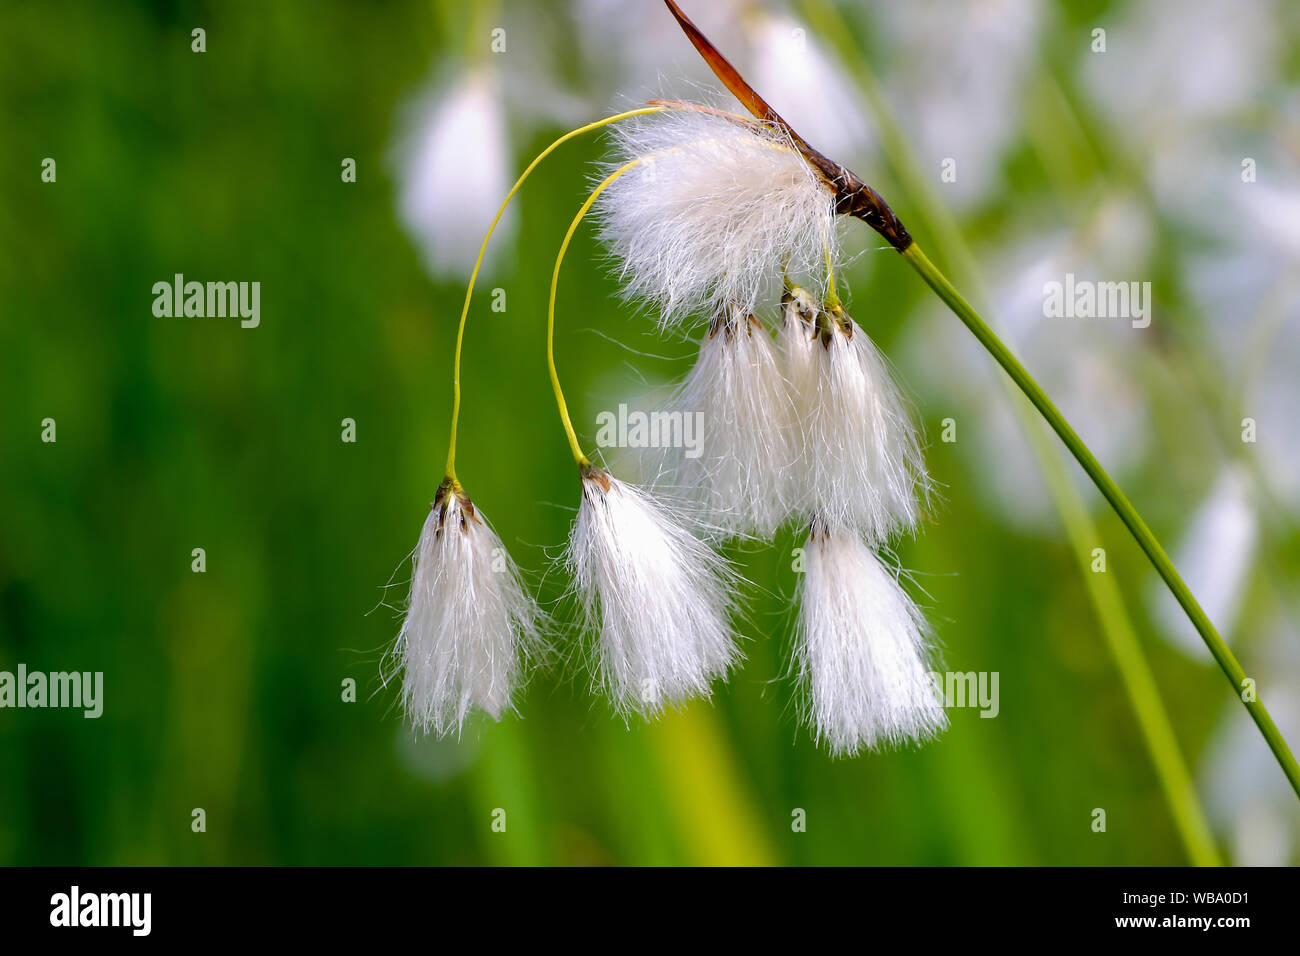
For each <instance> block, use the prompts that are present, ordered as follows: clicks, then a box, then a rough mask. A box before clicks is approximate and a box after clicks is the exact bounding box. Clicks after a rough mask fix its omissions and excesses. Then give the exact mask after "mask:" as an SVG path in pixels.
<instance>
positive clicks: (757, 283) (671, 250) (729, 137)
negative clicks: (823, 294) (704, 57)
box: [597, 110, 838, 326]
mask: <svg viewBox="0 0 1300 956" xmlns="http://www.w3.org/2000/svg"><path fill="white" fill-rule="evenodd" d="M616 137H617V138H616V144H617V146H616V155H615V159H614V161H613V163H612V164H611V167H610V170H611V171H612V169H614V168H617V167H618V166H621V165H622V164H624V163H626V162H628V161H630V160H633V159H640V160H641V164H640V166H639V167H638V168H635V169H632V170H630V171H629V172H628V173H626V174H625V175H623V176H622V177H620V178H619V179H617V180H615V181H614V182H613V184H611V185H610V186H609V187H608V188H607V189H606V190H605V191H604V192H603V193H602V194H601V196H600V199H599V200H598V201H597V209H598V212H599V214H600V217H601V236H602V238H603V239H604V240H605V241H606V242H607V243H608V244H609V246H610V248H611V249H612V251H613V253H614V255H615V257H616V258H617V260H618V262H619V267H620V277H621V279H622V282H623V288H624V292H625V293H626V294H627V295H629V296H632V297H637V298H642V299H645V300H648V301H649V302H651V303H652V304H653V305H655V306H656V307H657V308H658V312H659V321H660V322H661V323H662V324H663V325H664V326H670V325H676V324H680V323H682V322H683V321H684V320H686V319H688V318H689V317H690V316H692V315H698V314H704V315H716V314H718V313H719V312H720V311H722V309H724V308H726V307H729V306H731V305H732V304H735V305H737V306H739V307H740V308H741V309H742V310H743V311H745V312H746V313H752V312H754V311H756V308H757V306H758V303H759V301H760V299H761V297H762V295H763V292H764V291H765V289H767V288H769V287H771V286H772V285H774V283H775V282H776V281H779V278H780V276H781V275H782V272H783V270H784V271H785V272H788V273H789V274H792V275H810V276H817V275H824V274H825V262H826V255H827V250H828V249H829V251H830V255H831V257H832V260H833V261H834V260H837V259H838V245H837V239H836V226H835V198H834V195H833V194H832V192H831V190H830V188H829V187H828V186H827V185H826V184H825V183H824V182H823V181H822V180H821V179H820V178H819V177H818V175H817V174H816V173H815V172H814V171H813V169H812V167H810V166H809V165H808V163H807V162H805V161H804V159H803V157H802V156H801V155H800V154H799V152H798V150H796V149H795V148H794V146H793V145H791V143H790V142H789V140H788V139H786V138H784V137H783V136H782V135H779V134H777V133H775V132H770V131H767V130H764V129H761V128H755V127H752V126H749V125H744V124H740V123H736V122H734V121H732V120H728V119H725V118H723V117H720V116H716V115H711V114H709V113H705V112H695V111H689V110H673V111H669V112H665V113H659V114H655V115H653V116H650V117H647V118H645V119H644V120H642V121H640V122H635V123H630V124H626V125H624V126H623V127H621V128H620V129H619V131H618V132H617V133H616Z"/></svg>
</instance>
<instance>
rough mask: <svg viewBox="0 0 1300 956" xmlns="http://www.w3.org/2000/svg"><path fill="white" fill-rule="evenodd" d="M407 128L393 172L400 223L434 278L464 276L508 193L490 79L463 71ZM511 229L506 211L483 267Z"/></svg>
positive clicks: (499, 111)
mask: <svg viewBox="0 0 1300 956" xmlns="http://www.w3.org/2000/svg"><path fill="white" fill-rule="evenodd" d="M406 126H407V128H406V129H405V130H404V131H403V135H402V141H401V145H400V146H399V153H400V155H399V164H400V165H399V168H398V170H397V175H398V199H399V208H398V211H399V213H400V215H401V220H402V225H403V226H404V227H405V228H406V230H407V232H408V233H410V235H411V236H412V237H413V238H414V239H415V240H416V241H417V242H418V243H419V245H420V249H421V252H422V253H423V257H424V262H425V265H426V266H427V267H428V269H429V271H430V272H431V274H433V275H434V276H437V277H439V278H448V277H457V278H460V277H465V276H468V275H469V273H470V271H471V270H472V269H473V267H474V261H475V259H476V258H477V256H478V253H479V248H480V245H481V243H482V240H483V233H484V232H486V231H487V228H488V225H489V224H490V223H491V222H492V217H493V216H494V215H495V214H496V211H497V209H498V208H499V206H500V203H501V200H502V198H503V197H504V196H505V194H506V192H507V191H508V190H509V189H510V144H509V138H508V136H507V132H506V116H505V106H504V104H503V103H502V101H501V98H500V96H499V95H498V91H497V87H496V84H495V82H494V81H493V78H492V75H491V74H490V73H488V72H486V71H483V70H470V71H467V72H466V73H465V74H464V76H462V77H459V78H457V79H456V80H455V82H454V83H453V84H452V85H451V86H450V87H449V88H445V89H439V90H438V91H437V92H436V93H435V94H433V95H429V96H428V97H427V100H426V101H424V102H421V103H420V104H418V110H413V111H412V112H411V114H410V116H409V117H408V118H407V120H406ZM466 157H470V158H471V159H470V161H466ZM512 225H513V215H512V214H510V213H507V215H506V217H505V219H503V220H502V223H501V226H500V227H499V228H498V230H497V236H498V242H497V244H496V245H494V246H492V247H491V248H489V250H488V254H487V258H486V259H485V268H487V267H489V266H490V264H491V262H492V260H493V259H494V258H495V257H496V255H497V252H496V250H498V249H499V248H501V246H502V243H501V242H500V240H501V239H503V238H505V237H506V236H507V235H508V234H509V232H510V231H511V229H512Z"/></svg>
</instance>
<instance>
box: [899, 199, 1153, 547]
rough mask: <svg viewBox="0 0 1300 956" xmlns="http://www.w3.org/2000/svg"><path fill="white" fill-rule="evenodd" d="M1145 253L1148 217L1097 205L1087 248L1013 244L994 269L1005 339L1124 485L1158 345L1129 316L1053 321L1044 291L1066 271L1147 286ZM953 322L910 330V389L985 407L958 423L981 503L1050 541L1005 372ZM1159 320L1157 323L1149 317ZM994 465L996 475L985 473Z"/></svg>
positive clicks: (906, 348)
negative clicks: (1146, 368)
mask: <svg viewBox="0 0 1300 956" xmlns="http://www.w3.org/2000/svg"><path fill="white" fill-rule="evenodd" d="M1150 243H1151V236H1150V226H1149V224H1148V223H1147V222H1146V220H1145V218H1144V217H1143V216H1141V215H1140V214H1139V213H1136V212H1134V211H1132V205H1131V203H1129V202H1127V201H1126V199H1125V197H1124V196H1121V195H1117V196H1115V197H1113V198H1112V199H1111V200H1108V201H1107V202H1105V203H1104V204H1102V205H1100V206H1098V207H1096V210H1095V212H1094V216H1093V219H1092V221H1091V223H1090V224H1089V231H1088V234H1087V235H1086V236H1084V237H1082V239H1080V238H1076V237H1075V236H1073V235H1071V234H1070V233H1067V232H1059V233H1054V234H1049V235H1047V236H1035V237H1031V238H1028V239H1025V240H1024V241H1022V242H1020V243H1013V244H1010V245H1009V247H1008V248H1007V249H1006V250H1004V251H1003V252H1002V253H1001V254H1000V255H999V256H998V257H997V259H996V260H995V261H994V262H993V263H992V264H991V265H990V266H989V267H988V269H989V272H990V274H991V276H992V281H991V287H992V292H991V293H990V298H991V300H992V302H993V307H992V309H991V310H990V312H991V317H996V319H998V320H1001V322H1002V323H1003V325H1004V326H1005V333H1004V338H1005V340H1006V341H1007V343H1008V344H1009V345H1010V346H1011V348H1012V349H1013V351H1015V352H1016V354H1017V355H1018V356H1019V357H1020V359H1021V361H1023V362H1024V364H1025V367H1026V368H1028V369H1029V372H1030V374H1032V375H1033V376H1034V378H1035V379H1036V380H1037V381H1038V382H1039V384H1040V385H1042V386H1043V388H1044V390H1045V391H1046V392H1047V394H1048V395H1050V396H1051V397H1052V401H1053V402H1054V403H1055V404H1056V405H1057V407H1059V408H1060V409H1061V411H1062V412H1063V413H1064V415H1065V417H1066V418H1067V419H1068V420H1069V421H1070V423H1071V424H1072V425H1073V426H1074V428H1075V430H1076V431H1077V432H1078V433H1079V435H1080V436H1081V437H1082V438H1083V440H1084V441H1085V442H1086V443H1087V444H1088V446H1089V447H1090V448H1091V449H1092V450H1093V452H1094V454H1096V456H1097V458H1098V460H1099V461H1100V462H1101V463H1102V464H1103V465H1104V466H1105V468H1106V470H1107V471H1109V472H1110V473H1111V475H1113V476H1115V477H1116V478H1117V480H1120V481H1121V483H1122V479H1123V476H1124V475H1125V474H1126V473H1127V472H1130V471H1131V470H1132V469H1134V468H1136V467H1137V466H1139V465H1140V464H1141V463H1142V461H1143V456H1144V455H1145V454H1146V452H1147V450H1148V447H1149V444H1150V430H1151V423H1150V415H1149V412H1148V410H1147V407H1146V403H1145V401H1144V397H1143V384H1144V383H1143V381H1142V380H1141V368H1142V364H1143V363H1144V362H1145V360H1146V355H1147V353H1146V351H1145V348H1146V346H1147V345H1148V344H1149V343H1151V342H1152V341H1153V338H1154V336H1153V334H1152V333H1151V331H1150V329H1135V328H1133V327H1132V324H1131V322H1130V321H1128V320H1125V319H1123V318H1114V319H1098V318H1073V319H1071V318H1048V317H1047V316H1045V315H1044V307H1043V303H1044V291H1043V290H1044V286H1045V285H1046V284H1047V283H1049V282H1061V281H1063V280H1064V277H1065V274H1066V273H1067V272H1076V273H1077V274H1078V275H1080V276H1081V277H1083V276H1104V277H1107V278H1109V277H1114V278H1116V279H1134V280H1136V279H1140V278H1142V277H1143V276H1144V274H1145V273H1144V266H1143V263H1144V262H1145V261H1146V258H1147V255H1148V249H1149V247H1150ZM954 321H955V320H954V319H953V317H952V316H951V315H950V314H949V313H948V312H947V311H946V310H944V309H943V308H942V307H941V306H939V305H935V306H932V307H931V308H929V309H928V310H927V311H926V313H925V314H924V316H922V317H920V318H918V320H917V321H914V322H911V323H909V325H908V327H907V328H906V329H905V330H904V332H903V336H904V338H903V343H902V345H901V348H900V353H901V355H902V356H903V358H902V361H903V362H904V364H905V365H906V366H907V368H908V369H909V370H911V371H912V372H913V376H912V379H911V380H912V381H914V382H915V383H916V385H917V387H918V388H923V389H924V390H925V391H926V392H927V393H928V394H929V395H930V396H932V398H931V401H930V404H932V405H941V406H944V405H946V407H947V408H949V409H951V410H952V411H956V410H958V409H968V410H971V409H979V414H967V415H961V416H955V417H956V418H958V420H959V425H958V428H959V434H961V435H962V437H961V438H960V439H959V440H958V442H957V449H958V451H959V452H963V453H965V454H966V455H968V456H969V460H970V463H971V465H972V466H973V467H972V468H971V469H970V470H971V474H972V475H973V476H974V478H975V480H976V482H977V484H976V489H977V490H978V491H979V492H980V494H981V496H982V497H983V498H984V500H985V501H986V502H987V503H988V504H989V505H990V506H992V507H993V508H995V509H996V510H997V512H998V513H999V515H1000V516H1001V517H1002V518H1003V519H1004V520H1006V521H1007V522H1009V523H1011V524H1012V525H1014V526H1015V527H1018V528H1021V529H1023V530H1026V531H1031V532H1035V533H1040V534H1047V535H1052V536H1055V535H1057V534H1059V530H1060V518H1059V516H1058V514H1057V512H1056V509H1055V507H1054V505H1053V503H1052V499H1051V496H1050V494H1049V493H1048V490H1047V487H1046V485H1045V484H1044V483H1043V480H1042V478H1041V476H1040V475H1039V467H1038V464H1037V460H1036V457H1035V455H1034V452H1033V450H1032V449H1031V447H1030V445H1029V443H1028V440H1027V439H1026V437H1025V434H1024V423H1023V421H1022V419H1021V417H1020V415H1019V414H1018V413H1017V411H1016V408H1015V406H1014V405H1013V404H1012V401H1013V399H1012V398H1010V396H1009V394H1008V389H1007V384H1006V381H1005V379H1004V378H1003V373H1002V372H1001V371H1000V370H999V369H997V368H995V367H993V366H992V365H991V363H990V362H989V361H988V355H987V353H985V352H984V350H983V348H982V347H981V346H980V345H979V343H978V342H976V341H975V340H974V339H973V338H972V337H971V336H969V335H966V334H964V333H962V331H961V330H960V329H955V326H954ZM1160 321H1162V317H1161V316H1159V315H1157V316H1156V317H1155V318H1154V319H1153V322H1160ZM1015 401H1019V399H1015ZM946 414H947V413H946ZM990 461H995V462H998V467H997V468H989V467H987V464H988V462H990ZM1069 474H1070V477H1071V479H1072V480H1073V481H1075V483H1076V484H1077V485H1078V487H1079V488H1080V489H1081V492H1082V493H1084V494H1085V495H1086V496H1087V499H1088V500H1090V501H1096V500H1097V499H1096V498H1095V497H1094V495H1093V494H1092V490H1091V484H1090V483H1089V481H1088V479H1087V477H1086V476H1085V475H1084V474H1083V472H1082V471H1079V470H1078V469H1075V468H1071V469H1070V470H1069Z"/></svg>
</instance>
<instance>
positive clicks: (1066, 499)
mask: <svg viewBox="0 0 1300 956" xmlns="http://www.w3.org/2000/svg"><path fill="white" fill-rule="evenodd" d="M804 9H805V12H806V13H807V14H808V17H809V19H810V20H812V21H813V22H814V26H815V27H816V29H817V31H818V33H819V34H820V35H821V36H822V37H825V38H827V39H829V40H830V42H831V43H832V44H833V45H834V47H835V51H836V54H837V55H838V56H839V58H840V59H841V61H842V62H843V63H844V64H845V66H846V68H850V69H851V72H852V75H853V78H854V80H855V81H856V82H857V85H858V88H859V90H860V91H861V92H862V95H863V96H864V97H865V98H866V100H867V102H868V103H869V104H870V106H871V110H872V113H873V115H874V117H875V121H876V126H877V130H878V134H879V138H880V143H881V146H882V148H883V149H884V152H885V155H886V156H887V158H888V159H889V162H890V164H891V166H892V167H893V168H894V172H895V174H896V175H897V177H898V180H899V182H900V184H901V186H902V188H903V192H904V193H905V194H907V196H908V198H909V199H910V201H911V203H912V204H913V205H914V206H916V207H917V208H918V209H919V210H920V212H921V216H920V218H921V219H922V220H923V221H924V222H925V224H926V226H927V227H928V229H929V231H930V232H931V233H932V234H934V235H937V236H939V237H940V239H941V242H940V245H941V246H942V248H943V250H944V252H945V254H946V255H947V256H948V257H949V258H950V260H951V261H952V262H953V264H954V266H955V268H956V271H957V273H958V275H959V277H960V278H961V279H962V282H963V284H965V285H967V286H969V287H971V288H974V289H975V290H976V291H977V293H978V294H979V297H980V298H981V299H982V300H984V301H987V298H988V297H987V295H986V294H984V293H982V292H981V291H980V290H981V283H980V279H979V270H978V268H977V266H976V263H975V259H974V257H973V256H972V255H971V252H970V248H969V247H968V245H967V244H966V241H965V238H964V237H963V236H962V234H961V230H960V229H959V228H958V226H957V224H956V222H955V220H954V219H953V217H952V214H951V213H949V212H948V209H947V207H946V206H945V205H944V204H943V202H942V201H941V200H940V199H939V198H938V196H936V195H935V192H934V190H933V188H932V187H931V186H930V184H929V180H927V179H926V177H925V176H924V175H923V174H922V173H921V171H920V170H921V167H920V165H919V162H918V160H917V157H916V155H915V153H914V152H913V151H912V149H911V146H910V145H909V144H908V142H907V138H906V136H905V135H904V133H903V130H902V128H901V127H900V126H899V124H898V121H897V119H895V117H894V114H893V111H892V110H891V109H890V106H889V103H888V101H887V99H886V98H885V95H884V92H883V91H882V90H881V88H880V85H879V83H878V82H877V81H876V78H875V76H874V75H873V74H872V72H871V70H870V68H869V67H868V66H867V64H865V63H864V62H862V59H861V57H860V56H859V55H858V50H857V48H856V46H855V44H854V42H853V40H852V38H851V33H850V30H849V28H848V25H847V24H846V23H845V22H844V20H843V18H842V17H841V16H840V15H839V12H838V11H837V10H836V9H835V7H834V6H833V5H831V4H829V3H826V2H825V0H805V2H804ZM994 328H997V325H996V322H995V323H994ZM1004 340H1005V339H1004ZM1004 384H1005V385H1006V388H1007V392H1008V394H1009V395H1010V397H1011V399H1012V403H1013V406H1014V408H1015V411H1016V413H1017V415H1018V417H1019V418H1020V421H1021V425H1022V427H1023V429H1024V433H1025V437H1026V439H1027V440H1028V442H1029V445H1030V448H1031V450H1032V451H1033V453H1034V456H1035V458H1036V459H1037V461H1038V464H1039V468H1040V470H1041V472H1042V475H1043V478H1044V480H1045V481H1046V482H1047V486H1048V489H1049V491H1050V492H1051V494H1052V499H1053V502H1054V503H1055V505H1056V510H1057V513H1058V514H1059V515H1060V517H1061V521H1062V524H1063V525H1064V530H1065V533H1066V536H1067V537H1068V538H1069V541H1070V546H1071V548H1072V550H1073V552H1074V553H1075V555H1076V559H1077V560H1078V567H1079V573H1080V576H1081V577H1082V580H1083V583H1084V585H1085V587H1086V589H1087V592H1088V597H1089V598H1090V600H1091V601H1092V606H1093V609H1094V611H1095V612H1096V614H1097V619H1098V622H1099V623H1100V625H1101V627H1100V630H1101V634H1102V636H1103V638H1104V639H1105V641H1106V646H1107V648H1108V649H1109V650H1110V653H1111V657H1112V659H1113V660H1114V662H1115V666H1116V669H1117V670H1118V672H1119V675H1120V679H1121V680H1122V681H1123V684H1124V688H1125V691H1126V692H1127V694H1128V697H1129V701H1130V703H1131V704H1132V706H1133V712H1134V716H1135V717H1136V718H1137V724H1138V729H1139V730H1140V732H1141V734H1142V738H1143V741H1144V742H1145V744H1146V747H1147V752H1148V754H1149V755H1150V757H1151V762H1152V765H1153V768H1154V769H1155V772H1156V777H1157V779H1158V780H1159V782H1160V787H1161V790H1162V791H1163V792H1164V795H1165V800H1166V802H1167V803H1168V805H1169V811H1170V814H1171V816H1172V818H1173V821H1174V824H1175V826H1176V828H1177V830H1178V833H1179V836H1180V837H1181V839H1182V842H1183V846H1184V849H1185V850H1186V852H1187V856H1188V859H1189V860H1190V861H1191V862H1192V863H1194V864H1196V865H1199V866H1217V865H1220V863H1221V860H1220V858H1219V853H1218V850H1217V848H1216V847H1215V845H1214V837H1213V835H1212V833H1211V832H1210V826H1209V823H1208V822H1207V820H1206V817H1205V813H1204V811H1203V810H1202V809H1201V805H1200V801H1199V800H1198V798H1197V795H1196V787H1195V785H1194V783H1193V781H1192V777H1191V774H1190V773H1189V772H1188V769H1187V764H1186V762H1185V761H1184V760H1183V756H1182V753H1181V751H1180V750H1179V747H1178V740H1177V737H1176V736H1175V734H1174V730H1173V725H1172V723H1171V721H1170V719H1169V715H1168V712H1167V711H1166V709H1165V706H1164V703H1163V702H1162V700H1161V697H1160V691H1159V688H1158V687H1157V686H1156V683H1155V680H1154V678H1153V677H1152V673H1151V667H1150V665H1149V664H1148V663H1147V659H1146V655H1145V654H1144V653H1143V651H1142V645H1141V643H1140V642H1139V641H1138V637H1137V633H1136V631H1135V629H1134V627H1133V623H1132V620H1131V619H1130V617H1129V615H1128V611H1127V610H1126V608H1125V606H1124V601H1123V598H1122V596H1121V594H1120V591H1119V587H1118V585H1116V584H1115V582H1114V580H1113V579H1112V578H1111V577H1109V576H1107V575H1101V574H1094V573H1092V570H1091V568H1090V566H1089V562H1088V559H1087V555H1088V553H1089V551H1090V549H1091V548H1092V547H1093V545H1094V543H1095V542H1096V541H1097V540H1098V534H1097V529H1096V526H1095V525H1094V522H1093V520H1092V517H1091V516H1090V515H1089V513H1088V509H1087V506H1086V505H1085V504H1084V501H1083V498H1082V496H1081V495H1080V494H1079V491H1078V490H1077V489H1076V488H1075V487H1074V484H1073V483H1072V482H1071V481H1070V480H1069V475H1068V474H1067V473H1066V470H1065V463H1064V462H1063V461H1062V460H1061V459H1060V458H1059V456H1058V454H1057V449H1056V448H1055V446H1054V445H1053V444H1052V443H1051V439H1050V437H1049V436H1048V434H1047V432H1046V430H1045V428H1044V426H1043V422H1042V421H1041V420H1040V419H1039V418H1038V417H1037V414H1036V413H1035V411H1034V409H1033V408H1032V406H1030V405H1029V404H1028V403H1026V402H1025V401H1024V399H1023V397H1022V396H1020V395H1019V394H1018V393H1017V392H1016V387H1015V385H1013V384H1012V383H1011V382H1010V381H1005V380H1004Z"/></svg>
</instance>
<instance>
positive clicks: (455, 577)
mask: <svg viewBox="0 0 1300 956" xmlns="http://www.w3.org/2000/svg"><path fill="white" fill-rule="evenodd" d="M412 564H413V569H412V575H411V591H410V597H409V599H408V602H407V610H406V616H405V618H404V619H403V621H402V629H401V632H400V634H399V635H398V638H397V643H396V645H395V646H394V648H393V651H392V654H391V657H390V661H391V665H392V668H393V669H394V670H396V669H400V670H402V671H403V672H404V675H405V676H404V678H403V681H402V703H403V705H404V707H405V710H406V715H407V718H408V719H409V720H410V722H411V724H412V725H413V726H414V727H415V728H416V729H417V730H420V731H423V732H424V733H428V732H429V731H430V730H432V731H433V732H435V733H437V734H439V735H442V734H447V733H451V732H452V731H456V732H457V733H459V732H460V730H461V728H462V726H463V725H464V723H465V721H466V719H467V718H468V717H469V715H470V712H471V711H472V710H474V709H475V708H477V709H479V710H482V711H484V712H486V713H487V714H488V715H489V716H490V717H492V719H494V720H496V719H499V718H500V717H501V714H502V713H503V712H504V711H505V710H507V709H508V708H509V707H510V706H511V699H512V695H513V694H514V692H515V690H516V689H517V687H518V685H519V683H520V673H521V665H522V663H523V658H524V657H525V655H528V654H531V653H533V652H535V651H537V650H539V649H540V644H541V639H540V637H539V623H540V620H541V614H540V611H539V610H538V608H537V606H536V604H535V603H534V602H533V599H532V597H531V596H529V595H528V594H527V592H525V591H524V588H523V584H522V582H521V581H520V577H519V571H518V569H517V568H516V567H515V564H514V562H513V561H512V560H511V559H510V555H509V554H508V553H507V552H506V550H505V547H504V546H503V545H502V543H501V539H500V538H499V537H497V535H496V532H494V531H493V530H492V528H491V527H490V526H489V525H488V523H487V520H486V519H485V518H484V517H483V515H482V513H481V512H479V511H478V510H477V509H475V507H474V505H473V503H472V502H471V501H470V499H469V496H468V495H466V494H465V493H464V491H462V490H461V489H460V487H459V486H458V485H453V484H452V483H451V482H450V480H448V481H444V482H443V484H442V485H441V486H440V487H439V489H438V494H437V496H436V498H435V500H434V502H433V505H432V507H431V508H430V510H429V516H428V518H426V519H425V522H424V527H423V529H422V530H421V532H420V541H419V543H418V544H417V545H416V548H415V551H414V552H413V555H412Z"/></svg>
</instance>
